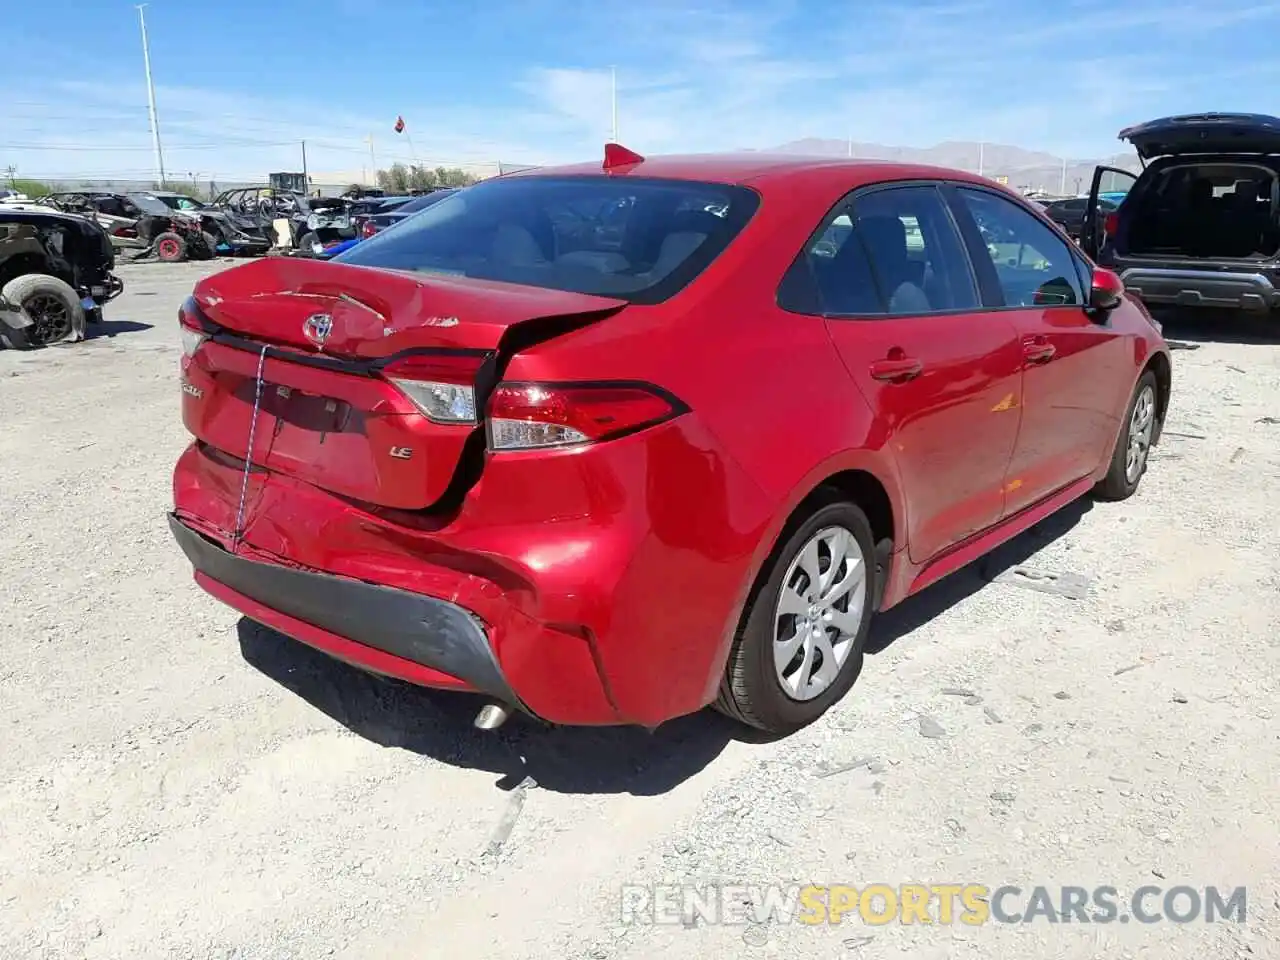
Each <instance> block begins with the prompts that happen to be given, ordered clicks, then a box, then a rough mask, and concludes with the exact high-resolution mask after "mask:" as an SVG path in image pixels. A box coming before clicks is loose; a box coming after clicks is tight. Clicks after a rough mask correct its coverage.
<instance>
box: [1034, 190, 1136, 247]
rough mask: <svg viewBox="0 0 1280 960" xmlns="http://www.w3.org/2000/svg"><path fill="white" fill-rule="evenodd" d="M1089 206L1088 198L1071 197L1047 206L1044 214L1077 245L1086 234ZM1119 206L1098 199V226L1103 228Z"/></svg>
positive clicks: (1109, 201)
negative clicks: (1104, 222)
mask: <svg viewBox="0 0 1280 960" xmlns="http://www.w3.org/2000/svg"><path fill="white" fill-rule="evenodd" d="M1088 206H1089V198H1088V197H1071V198H1069V199H1067V200H1054V201H1053V202H1051V203H1048V204H1046V205H1045V208H1044V212H1045V213H1047V214H1048V215H1049V219H1050V220H1052V221H1053V222H1054V223H1056V224H1057V225H1058V226H1060V227H1062V229H1063V230H1065V231H1066V232H1067V236H1069V237H1070V238H1071V239H1072V240H1074V241H1075V242H1076V243H1079V242H1080V238H1081V237H1082V236H1083V234H1084V218H1085V211H1086V210H1087V209H1088ZM1117 206H1118V204H1116V203H1114V202H1113V201H1111V200H1107V199H1105V198H1101V197H1100V198H1099V199H1098V213H1097V216H1098V218H1099V223H1098V226H1099V227H1101V226H1102V222H1101V221H1103V220H1105V219H1106V217H1107V215H1108V214H1110V213H1114V212H1115V209H1116V207H1117Z"/></svg>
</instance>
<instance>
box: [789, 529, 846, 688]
mask: <svg viewBox="0 0 1280 960" xmlns="http://www.w3.org/2000/svg"><path fill="white" fill-rule="evenodd" d="M866 602H867V558H866V557H864V556H863V552H862V547H861V546H860V545H859V543H858V540H857V538H856V537H855V536H854V535H853V534H852V533H851V532H850V531H849V530H847V529H845V528H844V527H839V526H833V527H824V528H823V529H821V530H819V531H817V532H816V533H815V534H814V535H813V536H812V537H810V538H809V539H808V541H806V542H805V545H804V546H803V547H802V548H801V549H800V551H799V552H798V553H797V554H796V556H795V559H793V560H792V561H791V564H790V566H788V568H787V572H786V575H785V576H784V577H783V578H782V586H781V590H780V591H779V593H778V604H777V608H776V610H775V614H774V632H773V657H774V669H775V671H776V673H777V678H778V682H779V683H780V684H781V685H782V689H783V690H784V691H785V692H786V693H787V695H788V696H789V697H791V698H792V699H793V700H801V701H803V700H812V699H814V698H815V697H817V696H820V695H821V694H822V693H823V692H824V691H825V690H827V689H828V688H830V686H831V685H832V684H833V683H834V682H835V680H836V678H837V677H838V676H839V675H840V670H841V668H842V667H843V666H844V664H845V661H846V660H848V658H849V654H850V652H851V651H852V650H853V648H854V642H855V640H856V638H857V635H858V629H859V627H860V626H861V624H862V614H863V610H864V608H865V606H866Z"/></svg>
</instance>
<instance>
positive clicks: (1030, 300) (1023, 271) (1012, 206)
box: [956, 187, 1085, 307]
mask: <svg viewBox="0 0 1280 960" xmlns="http://www.w3.org/2000/svg"><path fill="white" fill-rule="evenodd" d="M956 192H957V193H958V194H959V195H960V197H961V198H962V202H963V203H964V206H965V208H966V209H967V210H968V211H969V213H970V215H971V216H972V217H973V220H974V223H975V224H976V225H977V228H978V232H979V233H980V234H982V240H983V246H984V247H985V249H986V253H987V256H988V257H989V258H990V261H991V266H992V268H993V269H994V270H995V275H996V281H997V283H998V285H999V287H1000V291H1001V293H1002V294H1003V296H1004V306H1008V307H1053V306H1083V304H1084V302H1085V301H1084V290H1083V289H1082V287H1081V285H1080V276H1079V273H1078V272H1077V269H1076V263H1075V260H1074V259H1073V258H1072V256H1071V251H1070V249H1068V247H1067V245H1066V243H1065V242H1063V240H1062V239H1061V238H1060V237H1059V236H1058V235H1057V234H1056V233H1055V232H1054V231H1053V230H1052V229H1050V228H1049V227H1048V226H1047V225H1046V224H1044V223H1042V222H1041V221H1040V220H1039V219H1038V218H1037V217H1035V216H1034V215H1032V214H1031V213H1029V212H1027V211H1026V210H1023V209H1022V208H1021V207H1019V206H1018V205H1017V204H1016V203H1014V202H1013V201H1012V200H1009V199H1007V198H1005V197H1001V196H997V195H996V194H994V193H989V192H987V191H985V190H973V189H970V188H967V187H960V188H958V189H957V191H956Z"/></svg>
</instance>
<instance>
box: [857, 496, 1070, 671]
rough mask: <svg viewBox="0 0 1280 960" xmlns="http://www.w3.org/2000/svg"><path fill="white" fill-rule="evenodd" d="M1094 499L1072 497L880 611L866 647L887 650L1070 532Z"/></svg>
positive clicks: (867, 648)
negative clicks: (976, 557)
mask: <svg viewBox="0 0 1280 960" xmlns="http://www.w3.org/2000/svg"><path fill="white" fill-rule="evenodd" d="M1093 505H1094V504H1093V498H1092V497H1087V496H1086V497H1081V498H1080V499H1078V500H1074V501H1072V502H1071V503H1069V504H1068V505H1067V506H1065V507H1063V508H1062V509H1061V510H1059V511H1058V512H1057V513H1054V514H1051V515H1050V516H1048V517H1046V518H1045V519H1043V520H1041V521H1040V522H1039V523H1037V524H1036V525H1035V526H1033V527H1031V528H1030V529H1029V530H1027V531H1025V532H1023V533H1020V534H1019V535H1018V536H1016V537H1014V538H1013V539H1012V540H1010V541H1009V542H1008V543H1005V544H1003V545H1002V546H1000V547H997V548H996V549H995V550H993V551H992V552H991V553H989V554H987V555H986V556H985V557H982V558H981V559H979V560H975V561H974V562H973V563H971V564H969V565H968V566H967V567H962V568H961V569H959V570H957V571H956V572H955V573H953V574H951V575H950V576H948V577H944V578H943V579H941V580H939V581H938V582H937V583H935V584H933V585H932V586H929V587H926V588H925V589H924V590H922V591H921V592H920V593H917V594H916V595H914V596H912V597H908V598H907V599H906V600H904V601H902V603H900V604H898V605H897V606H896V607H893V608H892V609H890V610H887V611H885V612H884V613H882V614H880V616H878V617H876V619H875V620H874V621H873V622H872V624H871V635H870V636H869V637H868V638H867V646H866V650H867V653H870V654H877V653H881V652H883V651H884V650H886V649H887V648H888V647H889V646H890V645H891V644H893V643H895V642H897V641H898V640H901V639H902V638H903V637H904V636H906V635H907V634H909V633H911V632H912V631H913V630H916V629H918V628H919V627H922V626H924V625H925V624H926V623H928V622H929V621H930V620H933V619H934V618H935V617H937V616H938V615H940V614H942V613H944V612H945V611H947V610H949V609H950V608H951V607H954V606H955V605H956V604H958V603H960V601H962V600H966V599H968V598H969V597H971V596H973V595H974V594H975V593H977V592H978V591H979V590H981V589H982V588H983V587H985V586H986V585H987V584H988V583H990V582H991V581H992V580H994V579H995V578H996V577H998V576H999V575H1000V574H1001V573H1004V572H1005V571H1006V570H1009V569H1012V568H1013V567H1017V566H1021V565H1022V564H1024V563H1026V562H1027V561H1028V560H1030V559H1031V558H1032V557H1033V556H1035V555H1036V553H1038V552H1039V551H1040V550H1041V549H1043V548H1044V547H1045V546H1046V545H1048V544H1050V543H1052V542H1053V541H1055V540H1058V539H1060V538H1061V537H1064V536H1066V535H1067V534H1068V533H1070V532H1071V530H1072V529H1073V528H1074V527H1075V526H1076V524H1078V523H1079V522H1080V521H1081V520H1082V519H1083V518H1084V516H1085V515H1086V514H1087V513H1089V512H1090V511H1091V510H1092V509H1093Z"/></svg>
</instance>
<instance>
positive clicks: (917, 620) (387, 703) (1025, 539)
mask: <svg viewBox="0 0 1280 960" xmlns="http://www.w3.org/2000/svg"><path fill="white" fill-rule="evenodd" d="M1091 508H1092V501H1091V500H1090V499H1089V498H1083V499H1082V500H1078V501H1076V502H1075V503H1073V504H1071V505H1069V506H1067V507H1064V508H1063V509H1062V510H1061V511H1059V512H1058V513H1056V514H1054V515H1053V516H1051V517H1049V518H1047V519H1045V520H1043V521H1041V522H1040V523H1038V524H1036V525H1035V526H1034V527H1032V528H1031V529H1030V530H1028V531H1027V532H1026V533H1023V534H1021V535H1020V536H1018V537H1016V538H1014V539H1013V540H1011V541H1010V542H1009V543H1007V544H1005V545H1004V546H1002V547H1000V548H999V549H998V550H996V551H994V552H993V553H992V554H990V555H988V556H987V557H985V558H983V559H981V560H978V561H976V562H975V563H973V564H970V565H969V566H968V567H965V568H964V569H962V570H958V571H957V572H955V573H954V574H952V575H951V576H949V577H947V578H946V579H944V580H942V581H941V582H939V583H937V584H935V585H934V586H932V587H929V588H928V589H927V590H925V591H924V592H923V593H920V594H918V595H917V596H915V597H912V598H910V599H908V600H906V601H904V602H903V603H901V604H899V605H898V606H897V607H895V608H894V609H892V610H890V611H888V612H887V613H884V614H881V615H880V616H879V617H878V618H877V619H876V621H875V624H874V626H873V628H872V633H871V636H870V638H869V639H868V645H867V652H868V653H872V654H876V653H880V652H881V651H883V650H884V649H886V648H887V647H888V646H889V645H890V644H892V643H894V642H895V641H896V640H898V639H900V638H902V637H903V636H905V635H906V634H908V633H910V632H911V631H913V630H915V629H916V628H917V627H919V626H922V625H923V624H925V623H927V622H928V621H929V620H932V619H933V618H934V617H936V616H938V615H939V614H940V613H942V612H943V611H945V610H946V609H947V608H948V607H951V606H953V605H954V604H956V603H959V602H960V601H961V600H963V599H965V598H966V597H968V596H971V595H972V594H974V593H976V592H977V591H978V590H980V589H981V588H982V587H983V586H985V585H986V584H987V582H988V581H990V579H991V578H992V577H994V576H996V575H997V574H999V573H1000V572H1002V571H1003V570H1007V569H1009V568H1010V567H1014V566H1017V565H1019V564H1022V563H1025V562H1026V561H1027V560H1029V559H1030V558H1031V557H1032V556H1033V555H1034V554H1035V553H1036V552H1037V551H1038V550H1040V549H1041V548H1042V547H1043V546H1044V545H1045V544H1047V543H1050V542H1052V541H1053V540H1056V539H1058V538H1059V537H1061V536H1063V535H1065V534H1066V533H1067V532H1068V531H1070V530H1071V529H1072V528H1073V527H1074V526H1075V525H1076V524H1077V523H1079V521H1080V519H1081V518H1082V517H1083V516H1084V515H1085V514H1086V513H1088V512H1089V510H1090V509H1091ZM236 633H237V635H238V638H239V642H240V651H241V655H242V656H243V657H244V659H245V661H246V662H247V663H249V665H250V666H252V667H254V668H255V669H256V670H258V671H260V672H261V673H263V674H264V675H266V676H267V677H270V678H271V679H272V680H274V681H275V682H277V683H279V684H280V685H281V686H282V687H284V688H285V689H287V690H289V691H290V692H292V693H294V694H296V695H297V696H299V697H301V698H302V699H304V700H306V701H307V702H308V703H309V704H311V705H312V706H313V707H315V708H316V709H317V710H319V711H321V712H322V713H324V714H326V715H327V716H329V717H331V718H333V719H334V720H336V721H337V722H338V723H340V724H342V725H343V726H344V727H346V728H347V729H348V730H350V731H352V732H353V733H355V734H357V735H359V736H361V737H363V738H364V739H366V740H369V741H370V742H372V743H376V744H379V745H380V746H384V747H398V748H400V749H402V750H409V751H411V752H413V753H416V754H419V755H421V756H425V757H430V758H432V759H434V760H438V761H439V762H441V763H447V764H450V765H452V766H457V767H464V768H468V769H476V770H485V771H488V772H490V773H494V774H498V775H499V779H498V781H497V786H498V787H499V788H501V789H504V790H510V789H512V788H514V787H515V786H516V785H517V784H519V783H520V782H521V781H522V780H523V779H524V778H525V777H526V776H529V777H532V778H533V779H534V780H535V781H536V782H537V784H538V786H539V787H540V788H542V789H545V790H551V791H554V792H557V793H574V794H605V793H609V794H612V793H627V794H631V795H633V796H657V795H660V794H663V793H666V792H668V791H669V790H672V789H673V788H675V787H676V786H678V785H679V784H681V783H683V782H684V781H686V780H688V779H689V778H690V777H693V776H694V775H696V774H697V773H699V772H701V771H702V770H703V769H704V768H705V767H706V766H708V765H709V764H710V763H711V762H712V761H713V760H715V758H716V757H718V756H719V755H720V754H721V752H723V751H724V749H725V748H726V747H727V746H728V745H729V744H730V743H731V742H733V741H739V742H750V743H765V742H768V741H769V740H770V738H769V737H767V736H766V735H764V734H756V733H753V732H752V731H750V730H748V729H747V728H745V727H743V726H741V725H739V724H737V723H734V722H733V721H731V720H729V719H728V718H727V717H725V716H723V715H722V714H720V713H717V712H715V711H714V710H710V709H707V710H703V711H700V712H699V713H696V714H691V715H689V716H686V717H680V718H678V719H675V720H672V721H669V722H667V723H664V724H662V725H661V726H660V727H658V728H657V729H656V730H654V731H652V732H650V731H647V730H644V729H641V728H638V727H556V726H550V725H545V724H542V723H539V722H537V721H534V720H531V719H528V718H525V717H521V716H519V715H515V716H513V717H512V718H511V719H510V720H508V721H507V723H506V724H504V725H503V726H502V727H500V728H499V729H498V730H495V731H480V730H477V729H475V727H473V726H472V721H473V719H474V718H475V715H476V712H477V711H478V710H479V708H480V707H481V705H482V704H483V703H484V701H483V700H482V699H481V698H479V697H476V696H473V695H470V694H463V693H454V692H449V691H442V690H428V689H425V688H422V687H417V686H414V685H413V684H409V683H402V682H400V681H398V680H393V679H388V678H384V677H379V676H375V675H373V674H370V673H367V672H365V671H363V670H360V669H359V668H357V667H353V666H350V665H348V664H346V663H343V662H342V661H339V660H335V659H333V658H332V657H329V656H328V655H326V654H324V653H321V652H320V651H318V650H315V649H313V648H312V647H309V646H307V645H306V644H303V643H300V642H298V641H296V640H292V639H290V638H288V637H286V636H284V635H283V634H280V633H277V632H276V631H274V630H271V629H270V628H268V627H264V626H262V625H261V624H258V623H256V622H255V621H253V620H250V619H249V618H248V617H242V618H241V619H240V621H239V622H238V623H237V625H236Z"/></svg>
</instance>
